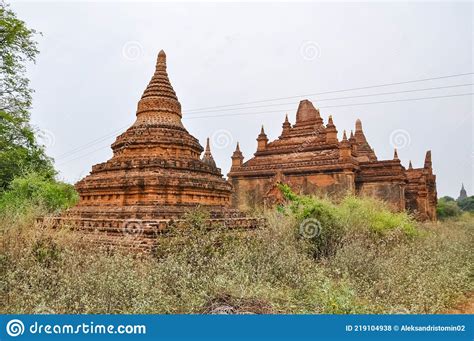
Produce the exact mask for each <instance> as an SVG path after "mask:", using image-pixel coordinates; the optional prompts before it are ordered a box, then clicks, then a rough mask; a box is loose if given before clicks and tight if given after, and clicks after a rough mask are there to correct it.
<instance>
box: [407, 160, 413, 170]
mask: <svg viewBox="0 0 474 341" xmlns="http://www.w3.org/2000/svg"><path fill="white" fill-rule="evenodd" d="M408 169H413V165H412V164H411V160H410V162H409V163H408Z"/></svg>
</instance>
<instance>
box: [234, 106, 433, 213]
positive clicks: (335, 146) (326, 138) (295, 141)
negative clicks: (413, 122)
mask: <svg viewBox="0 0 474 341" xmlns="http://www.w3.org/2000/svg"><path fill="white" fill-rule="evenodd" d="M337 133H338V131H337V129H336V126H335V125H334V122H333V118H332V117H331V116H329V119H328V123H327V124H326V125H325V124H324V122H323V119H322V117H321V115H320V112H319V110H317V109H316V108H315V107H314V106H313V104H312V103H311V102H310V101H308V100H303V101H301V102H300V104H299V106H298V110H297V113H296V123H295V124H294V125H291V124H290V122H289V121H288V116H286V118H285V121H284V123H283V129H282V132H281V135H280V137H279V138H278V139H276V140H275V141H272V142H269V140H268V138H267V135H266V134H265V131H264V128H263V127H262V129H261V131H260V134H259V135H258V137H257V151H256V153H255V154H254V157H253V158H251V159H250V160H248V161H246V162H244V157H243V155H242V152H241V151H240V148H239V145H238V144H237V149H236V151H235V152H234V154H233V155H232V168H231V170H230V172H229V174H228V176H229V181H230V182H231V183H232V185H233V187H234V191H233V195H232V205H233V207H236V208H248V207H254V206H257V205H260V204H266V205H272V204H273V203H275V202H278V201H280V200H281V199H282V198H281V193H280V191H279V190H278V186H277V185H278V184H279V183H286V184H288V185H290V187H291V188H292V189H293V190H295V191H297V192H299V193H302V194H314V193H321V194H323V193H325V194H329V195H332V196H337V195H340V196H343V195H346V194H356V195H369V196H373V197H376V198H379V199H382V200H384V201H386V202H388V203H389V204H390V205H391V206H392V207H393V208H394V209H396V210H405V209H408V210H410V211H412V212H414V213H415V215H416V216H417V217H418V218H419V219H421V220H426V219H431V220H435V219H436V200H437V199H436V176H435V175H434V174H433V170H432V165H431V152H429V151H428V152H427V153H426V160H425V164H424V167H423V168H418V169H414V168H413V167H412V166H411V162H410V167H409V169H405V167H403V166H402V165H401V163H400V160H399V159H398V155H397V151H396V150H395V152H394V157H393V159H392V160H382V161H380V160H378V159H377V156H376V155H375V152H374V150H373V149H372V148H371V147H370V145H369V143H368V142H367V139H366V137H365V134H364V131H363V129H362V123H361V121H360V120H357V121H356V124H355V132H354V133H352V132H351V134H350V137H349V138H347V135H346V132H345V131H344V134H343V138H342V140H341V141H339V140H338V137H337Z"/></svg>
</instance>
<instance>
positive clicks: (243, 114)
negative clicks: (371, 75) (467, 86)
mask: <svg viewBox="0 0 474 341" xmlns="http://www.w3.org/2000/svg"><path fill="white" fill-rule="evenodd" d="M472 95H474V93H465V94H455V95H445V96H432V97H419V98H407V99H396V100H391V101H377V102H365V103H352V104H342V105H330V106H325V107H319V108H320V109H325V108H341V107H352V106H359V105H371V104H382V103H395V102H409V101H420V100H427V99H435V98H447V97H460V96H472ZM287 110H291V108H290V109H286V110H272V111H256V112H249V113H237V114H228V115H211V116H197V117H189V118H183V119H187V120H193V119H197V118H211V117H229V116H245V115H256V114H267V113H274V112H281V111H287Z"/></svg>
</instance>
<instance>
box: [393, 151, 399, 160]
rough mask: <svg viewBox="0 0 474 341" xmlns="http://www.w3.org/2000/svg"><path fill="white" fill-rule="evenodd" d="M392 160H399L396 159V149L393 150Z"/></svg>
mask: <svg viewBox="0 0 474 341" xmlns="http://www.w3.org/2000/svg"><path fill="white" fill-rule="evenodd" d="M393 159H394V160H399V159H398V152H397V148H395V149H394V150H393Z"/></svg>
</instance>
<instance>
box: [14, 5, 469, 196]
mask: <svg viewBox="0 0 474 341" xmlns="http://www.w3.org/2000/svg"><path fill="white" fill-rule="evenodd" d="M472 7H473V6H472V4H470V3H457V4H456V3H454V4H452V3H451V4H450V3H442V2H441V3H440V2H438V3H422V2H418V3H399V4H396V3H374V2H370V3H348V4H347V3H299V4H295V3H260V4H250V3H224V4H215V3H201V4H200V3H195V4H190V3H187V4H186V3H174V4H173V3H139V4H137V3H123V2H122V3H114V2H107V3H104V2H80V3H60V2H45V3H42V2H34V3H31V2H17V3H14V4H13V5H12V8H13V9H14V10H15V11H16V12H17V14H18V16H19V17H20V18H21V19H23V20H25V21H26V22H27V23H28V25H29V26H30V27H32V28H35V29H37V30H38V31H40V32H42V34H43V35H42V36H41V37H39V38H38V41H39V48H40V50H41V54H40V56H39V57H38V60H37V63H36V64H35V65H32V66H31V67H30V68H29V77H30V78H31V81H32V83H31V85H32V87H33V88H34V89H35V90H36V93H35V95H34V108H33V111H32V119H33V122H34V124H35V125H36V126H37V127H38V128H40V129H43V130H45V132H46V133H45V137H44V138H43V141H44V143H45V144H46V145H47V151H48V154H49V155H51V156H52V157H54V158H55V159H56V166H57V168H58V169H59V170H60V175H61V177H62V178H63V179H64V180H66V181H68V182H76V181H77V180H79V179H80V178H82V177H84V176H85V175H87V174H88V172H89V171H90V170H91V167H92V165H93V164H96V163H99V162H103V161H106V160H107V159H109V158H110V157H111V155H112V152H111V149H110V144H111V143H112V142H113V141H114V139H115V136H116V135H118V133H119V132H122V131H124V130H125V128H126V127H127V126H129V125H131V124H132V123H133V121H134V119H135V110H136V104H137V102H138V100H139V98H140V96H141V94H142V92H143V90H144V89H145V87H146V85H147V83H148V81H149V79H150V77H151V75H152V74H153V70H154V64H155V59H156V55H157V53H158V51H159V50H160V49H162V48H163V49H164V50H165V51H166V53H167V56H168V73H169V76H170V79H171V82H172V85H173V86H174V89H175V91H176V93H177V95H178V97H179V99H180V102H181V104H182V106H183V111H184V124H185V126H186V127H187V128H188V130H189V131H190V132H191V134H193V135H194V136H196V137H197V138H199V140H200V141H201V144H204V143H205V139H206V137H207V136H210V137H211V140H212V146H211V147H212V149H213V154H214V157H215V159H216V162H217V164H218V166H219V167H221V168H222V171H223V173H224V174H227V172H228V171H229V168H230V156H231V154H232V152H233V150H234V149H235V143H236V142H237V141H240V145H241V149H242V151H243V153H244V156H245V157H246V159H248V158H249V157H250V156H251V155H252V154H253V153H254V152H255V149H256V141H255V139H256V137H257V135H258V133H259V130H260V125H261V124H264V125H265V130H266V132H267V134H268V136H269V138H270V139H271V140H273V139H275V138H277V137H278V135H279V134H280V132H281V124H282V122H283V120H284V115H285V113H288V114H289V117H290V121H291V122H292V123H294V120H295V112H296V108H297V104H298V101H299V100H300V99H303V98H309V99H310V100H313V103H314V104H315V106H316V107H321V113H322V115H323V117H324V119H325V122H327V116H328V115H329V114H332V115H333V117H334V123H335V124H336V126H337V128H338V130H339V136H342V131H343V129H348V130H350V129H352V128H353V126H354V121H355V120H356V118H361V120H362V122H363V126H364V130H365V133H366V136H367V138H368V140H369V142H370V143H371V145H372V147H374V148H375V151H376V153H377V155H378V157H379V159H386V158H392V156H393V146H394V145H398V146H399V150H398V153H399V156H400V159H401V160H402V163H403V164H404V165H405V166H408V161H409V160H410V159H411V160H412V161H413V165H414V166H415V167H421V166H422V165H423V159H424V155H425V152H426V150H428V149H431V150H432V154H433V166H434V171H435V173H436V174H437V176H438V193H439V195H440V196H441V195H451V196H455V197H457V195H458V193H459V189H460V186H461V182H464V183H465V186H466V189H467V190H468V194H470V195H472V194H474V193H473V192H474V188H473V174H474V166H473V161H474V152H473V133H472V132H473V108H472V96H456V97H444V98H433V99H428V100H417V101H403V102H392V103H380V104H371V105H369V104H363V105H357V106H353V105H352V104H356V103H367V102H378V101H393V100H399V99H409V98H425V97H437V96H447V95H453V94H467V93H472V92H474V91H473V87H472V86H470V85H469V84H471V83H473V77H472V75H467V76H460V77H452V78H444V79H439V80H432V81H424V82H415V83H409V84H403V85H397V86H387V87H378V88H370V89H365V90H358V91H347V92H341V93H330V94H325V95H319V96H301V98H290V99H285V100H280V101H273V102H263V103H256V104H248V105H247V106H251V107H255V106H261V105H268V104H279V105H275V106H271V107H268V106H265V107H259V108H247V109H243V110H232V111H224V109H229V108H219V110H218V111H216V110H217V109H210V110H214V111H212V112H201V113H199V114H198V113H196V112H194V113H192V112H189V113H187V112H186V111H191V110H192V109H197V108H203V107H214V106H221V105H228V104H236V103H241V102H252V101H259V100H266V99H274V98H282V97H292V96H300V95H305V94H314V93H320V92H325V91H332V90H340V89H348V88H355V87H364V86H372V85H380V84H386V83H394V82H404V81H410V80H419V79H425V78H432V77H439V76H447V75H456V74H464V73H469V72H473V59H472V53H473V49H472V48H473V45H472V37H473V30H472V22H473V8H472ZM466 84H468V85H466ZM454 85H463V86H457V87H451V88H443V89H434V90H429V91H428V90H426V91H418V92H405V93H396V94H387V95H383V96H382V95H381V96H370V97H357V98H348V99H340V97H354V96H358V95H366V94H370V95H371V94H376V93H380V92H398V91H404V90H412V89H426V88H434V87H446V86H454ZM330 98H338V99H335V100H330V101H328V100H327V99H330ZM323 99H324V100H325V101H323ZM281 103H283V104H281ZM349 104H350V105H351V106H347V105H349ZM269 111H271V112H269ZM239 113H244V114H246V115H236V114H239ZM216 115H219V116H220V117H202V116H216ZM230 115H231V116H230ZM196 117H201V118H196Z"/></svg>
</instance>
